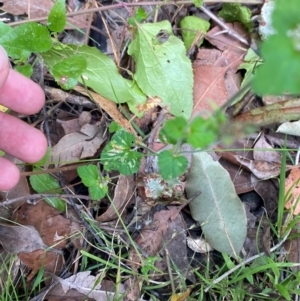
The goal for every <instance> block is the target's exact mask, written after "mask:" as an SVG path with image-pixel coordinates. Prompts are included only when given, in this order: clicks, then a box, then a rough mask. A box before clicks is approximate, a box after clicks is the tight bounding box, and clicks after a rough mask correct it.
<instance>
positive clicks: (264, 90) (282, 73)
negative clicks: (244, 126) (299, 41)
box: [253, 34, 300, 95]
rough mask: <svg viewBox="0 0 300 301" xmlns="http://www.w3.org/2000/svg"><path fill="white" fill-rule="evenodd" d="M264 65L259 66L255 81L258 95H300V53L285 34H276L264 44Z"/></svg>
mask: <svg viewBox="0 0 300 301" xmlns="http://www.w3.org/2000/svg"><path fill="white" fill-rule="evenodd" d="M261 55H262V57H263V58H264V59H265V62H264V64H262V65H260V66H258V68H257V71H256V73H255V76H254V79H253V89H254V91H255V92H256V93H257V94H260V95H264V94H270V95H280V94H283V93H286V92H289V93H291V94H299V93H300V51H299V50H297V49H295V47H294V44H293V41H292V39H290V38H289V37H288V36H287V35H285V34H280V35H279V34H275V35H272V36H270V37H269V38H268V39H267V40H265V41H264V42H263V43H262V46H261Z"/></svg>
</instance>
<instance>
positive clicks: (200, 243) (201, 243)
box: [186, 237, 213, 253]
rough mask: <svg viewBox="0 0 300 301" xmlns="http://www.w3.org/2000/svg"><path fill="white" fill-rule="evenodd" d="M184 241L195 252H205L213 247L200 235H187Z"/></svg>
mask: <svg viewBox="0 0 300 301" xmlns="http://www.w3.org/2000/svg"><path fill="white" fill-rule="evenodd" d="M186 242H187V245H188V247H189V248H190V249H191V250H193V251H194V252H197V253H207V252H210V251H212V250H213V248H212V247H211V246H210V245H209V244H208V243H207V242H206V241H205V239H203V238H202V237H199V238H192V237H187V240H186Z"/></svg>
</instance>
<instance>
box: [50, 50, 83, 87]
mask: <svg viewBox="0 0 300 301" xmlns="http://www.w3.org/2000/svg"><path fill="white" fill-rule="evenodd" d="M86 68H87V62H86V59H85V57H83V56H81V55H73V56H71V57H68V58H65V59H63V60H61V61H60V62H58V63H57V64H55V65H54V66H53V67H52V70H51V73H52V74H53V76H54V78H55V80H56V81H57V83H58V84H59V85H60V86H61V87H62V88H63V89H66V90H69V89H72V88H74V87H75V86H76V84H77V82H78V80H79V77H80V75H81V74H82V73H83V72H84V71H86Z"/></svg>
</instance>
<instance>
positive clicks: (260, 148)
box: [253, 133, 281, 162]
mask: <svg viewBox="0 0 300 301" xmlns="http://www.w3.org/2000/svg"><path fill="white" fill-rule="evenodd" d="M253 157H254V159H255V160H258V161H260V160H264V161H267V162H281V157H280V155H279V154H278V153H277V152H276V151H275V150H274V148H273V147H272V146H271V145H270V144H269V143H268V142H267V141H266V138H265V135H264V134H263V133H262V134H261V136H260V137H259V139H258V140H257V142H256V143H255V146H254V152H253Z"/></svg>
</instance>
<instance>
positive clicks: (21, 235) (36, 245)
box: [0, 222, 47, 254]
mask: <svg viewBox="0 0 300 301" xmlns="http://www.w3.org/2000/svg"><path fill="white" fill-rule="evenodd" d="M0 243H1V244H2V246H3V248H4V249H5V250H6V251H7V252H9V253H13V254H18V253H21V252H32V251H35V250H38V249H45V248H47V246H46V245H45V243H44V242H43V240H42V238H41V236H40V234H39V233H38V231H37V230H36V229H35V228H34V227H32V226H26V227H24V226H16V225H10V224H6V223H3V222H1V223H0Z"/></svg>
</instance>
